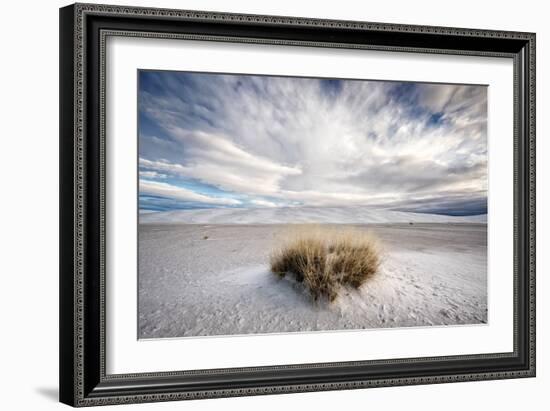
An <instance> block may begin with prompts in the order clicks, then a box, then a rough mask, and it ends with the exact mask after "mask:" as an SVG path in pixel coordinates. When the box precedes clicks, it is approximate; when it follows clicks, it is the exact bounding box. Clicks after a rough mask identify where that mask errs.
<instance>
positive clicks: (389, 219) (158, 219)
mask: <svg viewBox="0 0 550 411" xmlns="http://www.w3.org/2000/svg"><path fill="white" fill-rule="evenodd" d="M139 222H140V223H141V224H148V223H151V224H153V223H183V224H304V223H313V224H319V223H331V224H384V223H487V214H482V215H474V216H461V217H456V216H448V215H439V214H426V213H412V212H404V211H391V210H384V209H373V208H368V207H361V206H353V207H277V208H275V207H274V208H247V209H245V208H211V209H198V210H175V211H163V212H146V213H143V212H141V213H140V216H139Z"/></svg>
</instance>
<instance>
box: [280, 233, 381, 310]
mask: <svg viewBox="0 0 550 411" xmlns="http://www.w3.org/2000/svg"><path fill="white" fill-rule="evenodd" d="M289 237H290V239H289V240H287V241H286V242H285V243H284V244H283V246H282V247H281V248H280V249H278V250H277V251H275V252H274V253H273V254H272V255H271V258H270V263H271V271H273V272H274V273H275V274H277V275H279V276H280V277H284V276H286V275H291V276H293V277H294V278H295V279H296V281H298V282H300V283H303V284H304V285H305V286H306V288H307V289H308V290H309V291H310V293H311V295H312V297H313V299H314V300H317V299H318V298H320V297H326V298H328V299H329V300H330V301H334V300H335V299H336V297H337V296H338V291H339V290H340V289H341V288H342V286H351V287H353V288H359V287H360V286H361V285H362V284H363V283H364V282H365V281H366V280H367V279H369V278H370V277H371V276H372V275H373V274H375V273H376V271H377V270H378V267H379V266H380V256H381V252H380V246H379V242H378V240H377V239H376V238H375V237H373V236H372V235H370V234H368V233H366V232H362V231H359V230H352V229H344V230H342V229H336V228H333V229H331V228H320V227H315V228H312V227H307V226H300V227H296V229H295V232H294V233H291V234H290V235H289Z"/></svg>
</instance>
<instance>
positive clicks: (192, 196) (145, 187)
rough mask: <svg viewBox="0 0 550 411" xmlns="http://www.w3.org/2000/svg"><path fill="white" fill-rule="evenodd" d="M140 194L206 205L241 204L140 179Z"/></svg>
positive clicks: (237, 201) (233, 200)
mask: <svg viewBox="0 0 550 411" xmlns="http://www.w3.org/2000/svg"><path fill="white" fill-rule="evenodd" d="M139 191H140V194H146V195H154V196H160V197H166V198H171V199H175V200H183V201H191V202H200V203H206V204H215V205H238V204H241V202H240V201H239V200H235V199H233V198H225V197H212V196H207V195H204V194H199V193H196V192H194V191H192V190H188V189H186V188H182V187H177V186H174V185H171V184H167V183H162V182H158V181H150V180H144V179H140V181H139Z"/></svg>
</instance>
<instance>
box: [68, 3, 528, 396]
mask: <svg viewBox="0 0 550 411" xmlns="http://www.w3.org/2000/svg"><path fill="white" fill-rule="evenodd" d="M108 36H132V37H156V38H172V39H193V40H204V41H226V42H237V43H244V42H246V43H262V44H282V45H291V46H296V45H299V46H313V47H338V48H360V49H369V50H384V51H400V52H422V53H437V54H462V55H474V56H488V57H507V58H512V59H513V61H514V190H515V193H514V203H515V204H514V222H513V223H514V351H513V352H511V353H494V354H479V355H469V356H451V357H449V356H446V357H432V358H412V359H410V358H409V359H397V360H374V361H354V362H345V363H324V364H323V363H320V364H301V365H279V366H270V367H247V368H231V369H217V370H198V371H196V370H187V371H174V372H162V373H142V374H117V375H107V374H106V373H105V298H104V295H105V287H104V284H105V281H104V279H105V190H104V187H105V151H104V147H105V144H104V142H105V110H104V104H105V59H106V56H105V42H106V38H107V37H108ZM60 236H61V239H60V242H61V243H60V400H61V401H62V402H64V403H66V404H70V405H73V406H91V405H107V404H122V403H137V402H150V401H170V400H179V399H195V398H214V397H227V396H243V395H259V394H274V393H289V392H302V391H323V390H335V389H354V388H366V387H380V386H395V385H413V384H432V383H446V382H457V381H476V380H487V379H504V378H519V377H533V376H535V34H533V33H523V32H507V31H490V30H475V29H461V28H447V27H430V26H412V25H399V24H384V23H368V22H354V21H336V20H317V19H306V18H295V17H279V16H260V15H248V14H228V13H216V12H201V11H186V10H170V9H150V8H136V7H124V6H107V5H95V4H75V5H71V6H67V7H64V8H62V9H60Z"/></svg>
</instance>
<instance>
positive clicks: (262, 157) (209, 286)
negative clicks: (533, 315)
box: [137, 70, 488, 339]
mask: <svg viewBox="0 0 550 411" xmlns="http://www.w3.org/2000/svg"><path fill="white" fill-rule="evenodd" d="M138 139H139V145H138V151H139V153H138V164H137V166H138V172H139V179H138V185H139V187H138V209H139V227H138V236H139V239H138V273H137V274H138V321H137V324H138V327H137V335H138V338H140V339H156V338H181V337H208V336H222V335H225V336H230V335H247V334H248V335H250V334H272V333H289V332H330V331H332V332H336V331H342V330H362V329H377V328H392V327H393V328H395V327H427V326H459V325H482V324H486V323H488V312H487V198H488V197H487V86H486V85H480V84H471V85H468V84H443V83H425V82H415V81H406V80H400V79H395V81H394V80H392V81H386V80H368V79H364V80H361V79H337V78H322V77H300V76H290V75H263V74H236V73H208V72H192V71H164V70H139V72H138Z"/></svg>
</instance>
